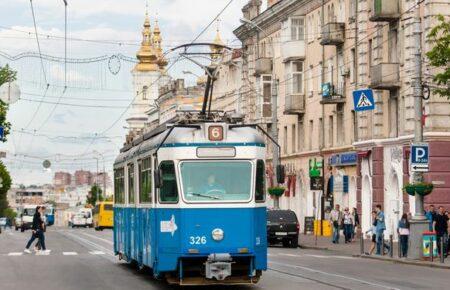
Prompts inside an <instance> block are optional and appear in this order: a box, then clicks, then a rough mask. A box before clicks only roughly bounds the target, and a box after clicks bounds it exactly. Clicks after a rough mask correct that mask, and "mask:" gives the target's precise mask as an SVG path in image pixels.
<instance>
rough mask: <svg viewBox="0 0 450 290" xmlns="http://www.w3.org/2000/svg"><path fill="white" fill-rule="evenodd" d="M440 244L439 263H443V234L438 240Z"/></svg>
mask: <svg viewBox="0 0 450 290" xmlns="http://www.w3.org/2000/svg"><path fill="white" fill-rule="evenodd" d="M440 244H441V245H440V246H441V249H440V251H439V254H440V261H441V263H444V262H445V261H444V236H442V237H441V240H440Z"/></svg>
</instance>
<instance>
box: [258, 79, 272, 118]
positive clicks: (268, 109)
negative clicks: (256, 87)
mask: <svg viewBox="0 0 450 290" xmlns="http://www.w3.org/2000/svg"><path fill="white" fill-rule="evenodd" d="M261 91H262V98H260V99H262V102H261V104H260V106H261V112H262V115H261V117H271V116H272V102H271V98H272V76H271V75H262V76H261Z"/></svg>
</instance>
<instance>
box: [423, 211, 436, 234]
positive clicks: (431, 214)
mask: <svg viewBox="0 0 450 290" xmlns="http://www.w3.org/2000/svg"><path fill="white" fill-rule="evenodd" d="M435 216H436V211H435V209H434V205H432V204H430V205H429V206H428V210H427V211H426V212H425V217H426V218H427V220H428V224H429V230H430V232H432V231H433V230H434V227H433V222H434V217H435Z"/></svg>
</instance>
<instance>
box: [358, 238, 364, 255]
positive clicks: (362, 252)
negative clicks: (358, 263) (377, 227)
mask: <svg viewBox="0 0 450 290" xmlns="http://www.w3.org/2000/svg"><path fill="white" fill-rule="evenodd" d="M359 249H360V250H361V255H363V254H364V235H363V234H361V235H360V237H359Z"/></svg>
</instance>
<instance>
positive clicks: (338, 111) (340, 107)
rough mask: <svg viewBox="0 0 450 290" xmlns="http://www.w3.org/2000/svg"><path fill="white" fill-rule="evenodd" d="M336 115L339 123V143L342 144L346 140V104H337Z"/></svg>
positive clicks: (337, 129)
mask: <svg viewBox="0 0 450 290" xmlns="http://www.w3.org/2000/svg"><path fill="white" fill-rule="evenodd" d="M336 116H337V120H336V121H337V122H336V123H337V124H336V131H337V144H338V145H342V144H344V140H345V131H344V104H337V105H336Z"/></svg>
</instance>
